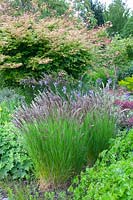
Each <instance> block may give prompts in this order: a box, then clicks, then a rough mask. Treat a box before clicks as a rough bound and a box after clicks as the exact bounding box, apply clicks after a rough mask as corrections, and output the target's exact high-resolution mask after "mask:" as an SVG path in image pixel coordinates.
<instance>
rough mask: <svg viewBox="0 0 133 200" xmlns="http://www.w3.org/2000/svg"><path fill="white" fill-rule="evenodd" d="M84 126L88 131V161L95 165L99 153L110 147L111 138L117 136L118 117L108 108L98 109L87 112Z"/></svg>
mask: <svg viewBox="0 0 133 200" xmlns="http://www.w3.org/2000/svg"><path fill="white" fill-rule="evenodd" d="M83 127H84V130H85V132H87V133H88V134H87V137H88V141H87V145H88V163H89V165H93V164H94V162H95V161H96V159H97V158H98V155H99V153H100V152H102V151H103V150H104V149H107V148H108V146H109V140H110V139H111V138H114V137H115V136H116V133H117V127H116V118H115V117H114V116H112V115H109V113H107V110H104V111H102V112H101V109H96V110H93V111H92V112H88V113H87V115H86V117H85V119H84V123H83Z"/></svg>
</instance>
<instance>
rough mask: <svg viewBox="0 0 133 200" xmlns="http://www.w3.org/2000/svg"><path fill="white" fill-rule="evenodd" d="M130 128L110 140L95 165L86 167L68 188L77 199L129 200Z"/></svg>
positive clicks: (132, 145) (132, 192) (132, 132)
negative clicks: (108, 145)
mask: <svg viewBox="0 0 133 200" xmlns="http://www.w3.org/2000/svg"><path fill="white" fill-rule="evenodd" d="M132 141H133V129H131V130H130V131H129V133H126V132H125V133H124V134H123V135H122V136H119V137H118V138H117V139H115V140H113V141H112V144H111V147H110V149H109V150H105V151H103V152H102V154H101V156H100V157H99V159H98V161H97V163H96V165H95V166H94V167H93V168H87V169H86V171H85V172H83V173H82V174H81V177H80V180H79V179H78V178H76V179H75V180H74V182H73V183H74V184H75V185H76V184H78V186H77V187H76V188H75V189H74V188H72V187H71V188H70V190H71V191H73V192H74V195H73V198H72V199H75V200H78V199H96V200H98V199H100V198H101V199H110V200H111V199H120V198H121V199H132V195H133V190H132V187H133V185H132V175H133V168H132V164H133V161H132V149H133V142H132Z"/></svg>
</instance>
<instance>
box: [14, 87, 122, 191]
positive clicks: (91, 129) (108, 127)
mask: <svg viewBox="0 0 133 200" xmlns="http://www.w3.org/2000/svg"><path fill="white" fill-rule="evenodd" d="M113 102H114V99H113V98H111V97H110V96H109V95H108V93H107V90H105V91H101V92H99V93H98V92H97V93H96V92H93V91H91V92H90V94H89V93H88V94H86V95H83V96H79V95H78V94H76V93H73V97H71V96H68V100H65V99H64V98H62V97H61V96H59V95H57V94H54V93H51V92H48V91H45V92H43V93H40V94H39V95H38V96H37V97H36V98H35V99H34V101H32V104H31V105H30V106H23V107H22V108H21V109H20V108H19V110H18V111H16V113H15V114H14V123H15V124H16V126H17V127H18V128H19V129H20V130H21V133H22V135H23V139H24V143H25V148H26V149H27V151H28V153H29V155H30V157H31V159H32V161H33V164H34V169H35V174H36V177H37V178H38V179H39V182H40V185H41V187H43V188H45V187H46V188H47V187H51V186H53V187H57V186H60V185H63V184H64V183H66V182H67V181H69V180H70V179H71V177H73V176H74V175H75V174H78V173H79V172H80V171H81V170H82V168H83V167H85V165H87V164H89V165H92V164H93V163H94V161H95V160H96V159H97V157H98V154H99V153H100V152H101V151H102V150H104V149H105V148H107V147H108V143H109V139H110V138H112V137H114V136H115V134H116V122H117V120H116V119H119V117H118V114H119V113H118V112H117V111H118V109H117V108H115V107H113Z"/></svg>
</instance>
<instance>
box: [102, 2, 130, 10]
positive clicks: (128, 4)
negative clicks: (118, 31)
mask: <svg viewBox="0 0 133 200" xmlns="http://www.w3.org/2000/svg"><path fill="white" fill-rule="evenodd" d="M99 1H101V2H102V3H106V5H107V6H108V5H109V4H110V3H111V2H112V0H99ZM125 1H126V2H127V3H126V4H127V7H128V8H131V9H132V10H133V0H125ZM123 2H124V0H123Z"/></svg>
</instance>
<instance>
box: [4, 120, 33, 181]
mask: <svg viewBox="0 0 133 200" xmlns="http://www.w3.org/2000/svg"><path fill="white" fill-rule="evenodd" d="M0 158H1V159H0V179H4V178H7V177H10V176H11V177H12V178H13V179H20V178H29V177H30V171H31V169H32V163H31V161H30V159H29V157H28V156H27V153H26V151H24V148H23V145H22V138H21V137H20V135H19V134H18V132H17V130H16V128H15V127H14V125H13V124H12V123H6V124H5V125H0Z"/></svg>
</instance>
